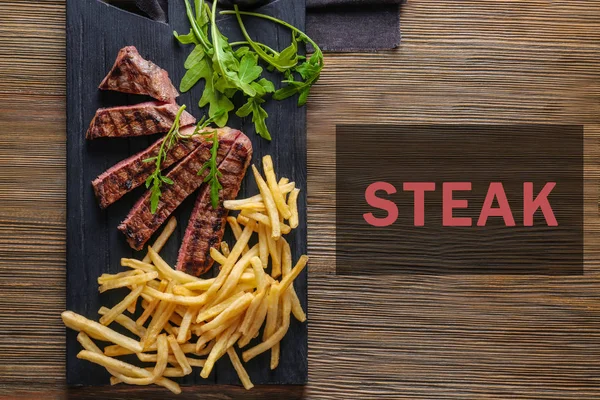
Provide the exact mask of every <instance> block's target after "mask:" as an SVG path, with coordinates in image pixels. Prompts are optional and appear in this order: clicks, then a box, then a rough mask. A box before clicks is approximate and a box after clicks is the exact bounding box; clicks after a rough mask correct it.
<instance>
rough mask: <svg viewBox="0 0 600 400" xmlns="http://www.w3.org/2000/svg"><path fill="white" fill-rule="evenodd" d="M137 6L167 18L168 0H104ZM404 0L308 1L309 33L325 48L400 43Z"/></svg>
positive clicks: (365, 47)
mask: <svg viewBox="0 0 600 400" xmlns="http://www.w3.org/2000/svg"><path fill="white" fill-rule="evenodd" d="M105 1H107V2H109V3H113V4H115V5H117V6H123V5H126V6H127V7H131V6H132V4H133V3H134V2H135V5H136V6H137V8H138V9H139V10H140V11H142V12H143V13H144V14H146V15H147V16H149V17H150V18H152V19H155V20H157V21H161V22H166V21H167V20H168V14H167V11H168V6H167V1H168V0H105ZM274 1H277V0H274ZM403 2H404V0H306V33H307V35H308V36H310V37H311V38H312V39H313V40H314V41H315V42H317V43H318V44H319V46H320V47H321V48H322V49H323V50H324V51H334V52H336V51H337V52H345V51H361V52H370V51H377V50H387V49H393V48H395V47H397V46H398V45H399V44H400V4H402V3H403Z"/></svg>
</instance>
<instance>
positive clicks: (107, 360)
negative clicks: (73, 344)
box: [77, 350, 181, 394]
mask: <svg viewBox="0 0 600 400" xmlns="http://www.w3.org/2000/svg"><path fill="white" fill-rule="evenodd" d="M77 358H79V359H82V360H87V361H90V362H93V363H95V364H98V365H102V366H103V367H105V368H107V369H110V370H111V371H113V372H116V373H117V375H119V376H117V378H118V379H120V380H123V378H124V379H127V377H131V376H133V377H136V378H148V377H151V376H152V373H151V372H150V371H146V370H145V369H143V368H139V367H136V366H134V365H131V364H128V363H126V362H123V361H121V360H117V359H114V358H111V357H107V356H105V355H104V354H98V353H94V352H91V351H88V350H82V351H80V352H79V354H77ZM155 383H156V384H157V385H160V386H163V387H165V388H167V389H169V390H170V391H171V392H173V393H175V394H179V393H181V388H180V387H179V385H178V384H177V383H176V382H173V381H172V380H170V379H167V378H160V379H158V380H157V381H156V382H155Z"/></svg>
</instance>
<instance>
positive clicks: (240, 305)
mask: <svg viewBox="0 0 600 400" xmlns="http://www.w3.org/2000/svg"><path fill="white" fill-rule="evenodd" d="M253 298H254V295H253V294H252V293H246V294H244V295H243V296H242V297H240V298H239V299H237V300H236V301H234V302H233V303H231V304H230V305H229V306H228V307H227V308H226V309H224V310H223V311H222V312H221V313H220V314H219V315H218V316H216V317H215V318H214V319H213V320H212V321H210V322H208V323H206V324H204V325H203V326H202V327H201V328H200V332H202V333H204V332H206V331H209V330H211V329H214V328H216V327H218V326H219V325H220V324H221V323H223V321H227V320H229V319H232V318H234V317H236V316H238V315H240V314H241V313H243V312H244V311H245V310H246V308H248V306H249V305H250V303H251V302H252V299H253Z"/></svg>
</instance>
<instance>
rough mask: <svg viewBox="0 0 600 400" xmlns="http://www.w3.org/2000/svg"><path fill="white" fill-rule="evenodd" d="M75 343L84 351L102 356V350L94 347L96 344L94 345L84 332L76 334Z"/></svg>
mask: <svg viewBox="0 0 600 400" xmlns="http://www.w3.org/2000/svg"><path fill="white" fill-rule="evenodd" d="M77 341H78V342H79V343H80V344H81V347H83V348H84V349H86V350H88V351H92V352H94V353H100V354H102V350H100V348H99V347H98V346H96V343H94V342H93V341H92V339H90V337H89V336H88V335H87V334H86V333H85V332H79V333H78V334H77Z"/></svg>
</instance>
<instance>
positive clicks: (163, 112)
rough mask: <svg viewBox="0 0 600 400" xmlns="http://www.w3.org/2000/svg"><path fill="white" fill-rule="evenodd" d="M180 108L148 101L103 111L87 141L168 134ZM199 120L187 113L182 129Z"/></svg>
mask: <svg viewBox="0 0 600 400" xmlns="http://www.w3.org/2000/svg"><path fill="white" fill-rule="evenodd" d="M177 111H179V106H178V105H177V104H175V103H161V102H159V101H148V102H145V103H140V104H136V105H133V106H120V107H110V108H99V109H98V110H97V111H96V115H95V116H94V119H92V122H90V127H89V128H88V130H87V133H86V134H85V137H86V138H87V139H96V138H99V137H132V136H142V135H154V134H155V133H165V132H168V131H169V129H171V126H172V125H173V122H175V116H176V115H177ZM195 122H196V118H194V117H193V116H192V114H190V113H188V112H187V111H184V112H183V113H181V117H180V118H179V125H180V126H187V125H192V124H194V123H195Z"/></svg>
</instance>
